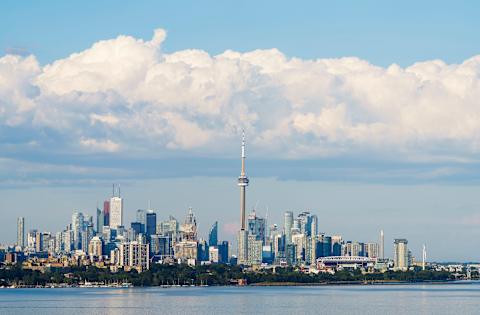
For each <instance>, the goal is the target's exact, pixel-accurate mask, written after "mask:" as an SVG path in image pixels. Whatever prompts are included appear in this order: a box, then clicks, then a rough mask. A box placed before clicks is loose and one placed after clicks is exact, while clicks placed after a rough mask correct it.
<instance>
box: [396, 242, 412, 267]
mask: <svg viewBox="0 0 480 315" xmlns="http://www.w3.org/2000/svg"><path fill="white" fill-rule="evenodd" d="M407 244H408V241H407V240H406V239H404V238H400V239H395V241H394V243H393V245H394V257H393V261H394V266H395V269H396V270H402V271H406V270H408V267H409V257H408V256H409V255H408V248H407Z"/></svg>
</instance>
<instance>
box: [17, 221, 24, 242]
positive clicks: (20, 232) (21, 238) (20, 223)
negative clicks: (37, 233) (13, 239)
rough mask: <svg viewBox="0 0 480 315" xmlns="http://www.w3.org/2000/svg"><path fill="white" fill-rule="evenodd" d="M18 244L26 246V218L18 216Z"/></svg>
mask: <svg viewBox="0 0 480 315" xmlns="http://www.w3.org/2000/svg"><path fill="white" fill-rule="evenodd" d="M17 246H20V247H21V248H23V247H25V218H24V217H18V219H17Z"/></svg>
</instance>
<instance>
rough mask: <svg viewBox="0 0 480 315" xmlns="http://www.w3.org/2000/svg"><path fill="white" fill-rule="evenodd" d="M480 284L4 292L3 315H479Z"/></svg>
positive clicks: (0, 311)
mask: <svg viewBox="0 0 480 315" xmlns="http://www.w3.org/2000/svg"><path fill="white" fill-rule="evenodd" d="M479 313H480V283H478V282H476V283H461V284H460V283H459V284H426V285H424V284H414V285H369V286H360V285H359V286H319V287H318V286H317V287H196V288H194V287H191V288H131V289H114V288H68V289H0V314H36V315H40V314H53V315H56V314H71V315H76V314H82V315H85V314H116V315H118V314H382V315H384V314H479Z"/></svg>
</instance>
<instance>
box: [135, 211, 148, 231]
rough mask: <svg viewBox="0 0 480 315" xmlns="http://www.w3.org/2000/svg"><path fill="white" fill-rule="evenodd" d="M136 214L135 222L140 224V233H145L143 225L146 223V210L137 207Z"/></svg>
mask: <svg viewBox="0 0 480 315" xmlns="http://www.w3.org/2000/svg"><path fill="white" fill-rule="evenodd" d="M136 216H137V222H138V223H140V224H141V225H142V232H141V233H145V227H146V225H147V211H145V210H143V209H138V210H137V215H136Z"/></svg>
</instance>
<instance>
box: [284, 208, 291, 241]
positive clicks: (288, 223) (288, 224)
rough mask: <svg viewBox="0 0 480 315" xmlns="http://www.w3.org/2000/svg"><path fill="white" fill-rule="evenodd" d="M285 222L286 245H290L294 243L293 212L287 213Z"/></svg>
mask: <svg viewBox="0 0 480 315" xmlns="http://www.w3.org/2000/svg"><path fill="white" fill-rule="evenodd" d="M284 220H285V221H284V229H285V244H286V245H288V244H291V243H292V227H293V212H292V211H286V212H285V219H284Z"/></svg>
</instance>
